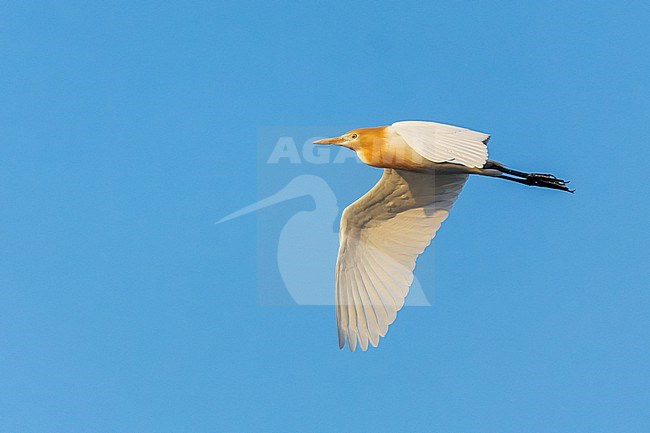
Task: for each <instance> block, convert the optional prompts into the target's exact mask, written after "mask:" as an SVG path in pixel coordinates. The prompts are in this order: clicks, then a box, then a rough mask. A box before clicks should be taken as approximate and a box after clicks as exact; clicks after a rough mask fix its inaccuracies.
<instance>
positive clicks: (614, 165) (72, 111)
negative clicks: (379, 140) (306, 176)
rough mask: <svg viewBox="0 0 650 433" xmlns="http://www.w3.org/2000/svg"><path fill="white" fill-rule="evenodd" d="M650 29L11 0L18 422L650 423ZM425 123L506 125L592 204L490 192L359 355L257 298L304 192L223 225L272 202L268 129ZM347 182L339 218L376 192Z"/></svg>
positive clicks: (621, 19)
mask: <svg viewBox="0 0 650 433" xmlns="http://www.w3.org/2000/svg"><path fill="white" fill-rule="evenodd" d="M648 22H650V6H648V3H647V2H642V1H638V2H637V1H625V2H623V1H610V2H603V1H596V2H587V1H584V2H564V1H562V2H560V1H557V2H545V1H541V2H540V1H537V2H514V1H513V2H444V3H443V2H425V1H401V2H394V3H390V4H388V3H386V4H383V5H379V4H378V3H376V2H367V3H363V2H358V3H357V2H334V3H332V2H318V3H316V2H300V3H299V2H295V3H294V2H257V3H247V2H240V1H232V2H223V1H219V2H217V1H205V2H165V1H147V2H133V1H119V2H101V3H100V2H87V1H79V2H65V1H51V2H49V1H43V2H18V1H9V2H2V4H1V5H0V56H1V57H0V102H1V104H0V432H2V433H16V432H21V433H29V432H44V433H45V432H47V433H50V432H170V433H171V432H173V433H177V432H222V431H228V432H253V431H258V432H311V431H323V432H342V431H346V432H347V431H350V432H351V431H361V432H365V431H435V432H459V433H460V432H463V433H467V432H499V433H503V432H590V433H594V432H607V433H611V432H617V433H622V432H637V433H638V432H643V431H650V409H649V408H650V347H649V346H648V342H649V341H650V271H649V266H650V260H649V259H650V254H649V244H650V235H649V233H650V230H648V220H649V218H648V217H649V215H650V194H649V192H648V191H649V189H650V187H649V176H648V172H647V168H646V165H647V164H648V162H649V160H650V158H649V157H650V80H648V77H650V55H649V52H648V47H649V46H650V31H649V27H648ZM404 119H428V120H437V121H441V122H448V123H454V124H459V125H463V126H467V127H470V128H473V129H476V130H479V131H486V132H490V133H491V134H492V140H491V143H490V144H491V147H490V151H491V156H492V157H493V158H494V159H497V160H500V161H503V162H506V163H508V164H510V165H512V166H514V167H517V168H521V169H526V170H533V171H549V172H553V173H556V174H558V175H560V176H562V177H566V178H570V179H572V180H573V183H572V185H573V186H575V188H577V193H576V194H574V195H570V194H566V193H561V192H557V191H547V190H534V189H532V188H526V187H523V186H520V185H516V184H512V183H507V182H502V181H497V180H493V179H471V180H470V181H469V183H468V185H467V186H466V188H465V190H464V192H463V193H462V195H461V197H460V200H459V201H458V202H457V205H456V206H455V207H454V209H453V211H452V214H451V216H450V218H449V220H448V221H447V222H446V223H445V224H444V225H443V227H442V229H441V231H440V232H439V236H438V237H436V239H435V241H434V243H435V246H434V248H433V249H432V250H431V251H429V252H427V253H426V254H425V255H424V256H422V257H421V258H420V261H419V267H418V268H417V276H418V278H419V279H420V281H421V283H422V285H423V286H424V287H425V290H429V291H430V292H428V293H433V288H434V287H435V296H434V298H435V302H434V305H433V307H431V308H409V309H406V310H404V311H402V312H401V313H400V315H399V316H398V319H397V322H396V323H395V324H394V325H393V326H392V327H391V330H390V332H389V334H388V337H387V338H386V339H385V340H383V341H382V343H381V345H380V347H379V349H378V350H372V351H368V352H366V353H361V352H357V353H354V354H351V353H349V352H348V351H347V350H346V351H339V350H338V348H337V345H336V329H335V321H334V311H333V308H331V307H299V306H291V305H285V306H276V307H272V306H264V305H260V303H259V302H258V300H257V292H258V286H260V285H263V284H265V280H264V279H265V278H266V277H265V275H259V273H257V272H256V269H257V267H256V260H255V256H256V248H257V239H258V236H257V234H256V227H257V224H256V220H257V219H259V218H269V217H270V216H273V218H278V220H277V221H284V220H286V219H287V218H289V217H290V216H291V215H292V214H293V213H295V212H296V210H298V209H304V208H309V206H310V204H309V202H308V200H307V199H300V200H295V201H292V202H288V203H286V204H282V205H278V206H277V207H275V208H273V210H272V211H271V210H269V211H268V212H266V213H265V211H262V212H260V213H259V214H251V215H248V216H246V217H244V218H241V219H238V220H235V221H231V222H229V223H228V224H227V225H226V224H223V225H215V224H214V222H215V221H216V220H218V219H219V218H221V217H222V216H224V215H225V214H227V213H230V212H232V211H234V210H236V209H238V208H240V207H243V206H245V205H247V204H249V203H251V202H254V201H255V200H256V199H257V179H256V177H257V176H256V174H257V173H258V171H259V170H258V167H257V163H256V160H257V155H258V140H257V129H258V127H260V126H264V125H276V126H285V125H292V126H295V125H297V126H301V125H302V126H314V129H315V130H316V129H317V128H321V129H318V131H317V133H321V131H322V130H323V128H325V127H330V126H331V125H337V126H338V125H340V126H341V127H343V128H344V129H351V128H354V127H362V126H376V125H382V124H389V123H392V122H393V121H396V120H404ZM332 132H334V133H341V132H344V131H342V130H333V129H332ZM336 173H337V175H336V176H334V177H329V178H327V179H326V180H327V181H328V182H330V183H331V184H332V186H333V188H338V190H341V189H342V188H344V189H346V191H347V192H346V194H347V195H342V196H340V197H339V198H340V200H341V202H340V203H339V206H340V207H341V208H343V207H345V206H346V205H347V204H349V202H350V201H351V200H352V199H354V198H355V197H357V196H358V195H360V194H361V193H362V192H364V191H366V190H367V189H369V188H370V186H371V185H372V184H373V183H374V181H375V180H376V179H377V178H378V176H379V172H378V171H377V170H375V169H372V168H369V167H363V166H357V165H351V164H346V165H343V166H339V167H337V168H336ZM260 181H261V182H265V180H264V179H260ZM269 212H270V213H269ZM427 288H428V289H427ZM332 290H333V288H332Z"/></svg>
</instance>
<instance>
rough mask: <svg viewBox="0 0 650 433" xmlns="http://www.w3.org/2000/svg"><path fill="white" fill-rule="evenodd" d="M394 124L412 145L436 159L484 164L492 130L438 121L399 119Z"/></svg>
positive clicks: (475, 165)
mask: <svg viewBox="0 0 650 433" xmlns="http://www.w3.org/2000/svg"><path fill="white" fill-rule="evenodd" d="M392 126H393V128H394V129H395V132H397V133H398V134H399V135H400V136H401V137H402V138H403V139H404V141H406V144H408V145H409V146H410V147H412V148H413V150H415V151H416V152H417V153H419V154H420V155H422V156H423V157H424V158H426V159H428V160H429V161H433V162H449V163H452V164H460V165H464V166H466V167H478V168H480V167H483V165H484V164H485V162H486V161H487V158H488V153H487V142H488V140H489V139H490V135H489V134H484V133H482V132H476V131H472V130H469V129H465V128H460V127H458V126H452V125H445V124H442V123H435V122H415V121H408V122H396V123H393V125H392Z"/></svg>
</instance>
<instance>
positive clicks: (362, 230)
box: [336, 169, 467, 351]
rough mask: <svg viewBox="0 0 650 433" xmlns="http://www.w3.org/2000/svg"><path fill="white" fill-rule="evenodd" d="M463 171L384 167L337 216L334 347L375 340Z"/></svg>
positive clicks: (384, 329)
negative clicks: (374, 181) (376, 179)
mask: <svg viewBox="0 0 650 433" xmlns="http://www.w3.org/2000/svg"><path fill="white" fill-rule="evenodd" d="M466 180H467V175H466V174H422V173H413V172H409V171H402V170H392V169H387V170H384V174H383V176H382V177H381V179H380V180H379V182H377V185H375V186H374V187H373V188H372V189H371V190H370V191H368V192H367V193H366V194H365V195H364V196H363V197H361V198H360V199H359V200H357V201H356V202H354V203H353V204H351V205H350V206H348V207H347V208H346V209H345V210H344V211H343V216H342V217H341V232H340V237H341V239H340V246H339V255H338V260H337V263H336V321H337V324H338V333H339V347H340V348H343V346H344V345H345V340H346V339H347V341H348V346H349V347H350V350H352V351H354V349H355V348H356V346H357V343H358V344H359V346H361V349H363V350H366V349H367V348H368V342H370V344H372V345H373V346H375V347H376V346H377V344H379V338H380V337H383V336H384V335H386V332H387V331H388V325H390V324H391V323H393V321H394V320H395V317H396V316H397V311H399V310H400V309H401V308H402V306H403V305H404V298H405V297H406V294H407V293H408V290H409V287H410V285H411V283H412V282H413V269H414V268H415V261H416V259H417V257H418V256H419V255H420V254H421V253H422V251H424V249H425V248H426V247H427V246H428V245H429V244H430V243H431V239H433V236H434V235H435V234H436V231H437V230H438V228H439V227H440V224H441V223H442V222H443V221H444V220H445V219H446V218H447V215H448V213H449V210H450V209H451V206H452V205H453V204H454V201H455V200H456V198H457V197H458V194H460V191H461V189H462V188H463V185H464V184H465V181H466Z"/></svg>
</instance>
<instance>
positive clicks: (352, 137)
mask: <svg viewBox="0 0 650 433" xmlns="http://www.w3.org/2000/svg"><path fill="white" fill-rule="evenodd" d="M357 137H358V135H357V134H352V135H351V136H350V138H351V139H353V140H354V139H355V138H357Z"/></svg>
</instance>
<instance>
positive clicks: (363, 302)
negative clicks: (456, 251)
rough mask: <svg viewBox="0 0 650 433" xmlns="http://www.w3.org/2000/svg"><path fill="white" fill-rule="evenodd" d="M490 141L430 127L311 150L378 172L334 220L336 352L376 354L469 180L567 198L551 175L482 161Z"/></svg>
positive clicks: (351, 138)
mask: <svg viewBox="0 0 650 433" xmlns="http://www.w3.org/2000/svg"><path fill="white" fill-rule="evenodd" d="M489 138H490V136H489V135H488V134H484V133H481V132H476V131H471V130H469V129H465V128H460V127H457V126H451V125H444V124H441V123H434V122H415V121H408V122H397V123H393V124H392V125H391V126H381V127H377V128H361V129H354V130H352V131H350V132H348V133H346V134H343V135H341V136H340V137H334V138H326V139H323V140H318V141H315V142H314V143H315V144H331V145H337V146H344V147H347V148H349V149H352V150H353V151H355V152H356V154H357V156H358V157H359V159H361V161H363V162H364V163H366V164H368V165H371V166H373V167H379V168H383V169H384V174H383V176H382V177H381V179H379V182H377V184H376V185H375V186H374V187H373V188H372V189H371V190H370V191H368V192H367V193H366V194H365V195H364V196H363V197H361V198H360V199H359V200H357V201H356V202H354V203H352V204H351V205H350V206H348V207H347V208H346V209H345V210H344V211H343V215H342V217H341V229H340V238H339V253H338V259H337V263H336V295H335V296H336V299H335V303H336V321H337V325H338V337H339V347H340V348H343V347H344V346H345V342H346V341H347V344H348V347H349V348H350V350H351V351H354V350H355V349H356V347H357V345H358V346H359V347H361V349H362V350H366V349H368V344H371V345H372V346H374V347H377V345H378V344H379V339H380V338H381V337H384V336H385V335H386V332H387V331H388V326H389V325H390V324H391V323H393V321H395V317H396V316H397V311H399V310H400V309H401V308H402V306H403V305H404V298H405V297H406V294H407V293H408V290H409V286H410V285H411V282H412V281H413V269H414V268H415V261H416V259H417V257H418V256H419V255H420V254H421V253H422V251H424V249H425V248H426V247H427V246H428V245H429V244H430V243H431V240H432V239H433V237H434V236H435V234H436V231H437V230H438V228H439V227H440V224H441V223H442V222H443V221H444V220H445V219H446V218H447V215H448V214H449V210H450V209H451V207H452V205H453V204H454V201H456V199H457V198H458V194H460V191H461V189H462V188H463V185H464V184H465V181H466V180H467V177H468V176H469V175H470V174H478V175H482V176H492V177H498V178H500V179H507V180H510V181H514V182H519V183H522V184H524V185H531V186H539V187H544V188H553V189H559V190H562V191H569V192H573V191H571V190H569V188H568V187H567V186H566V184H567V183H568V182H567V181H564V180H562V179H558V178H557V177H555V176H553V175H551V174H537V173H524V172H521V171H517V170H512V169H509V168H507V167H505V166H504V165H503V164H500V163H498V162H495V161H491V160H489V159H488V152H487V142H488V140H489Z"/></svg>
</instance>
